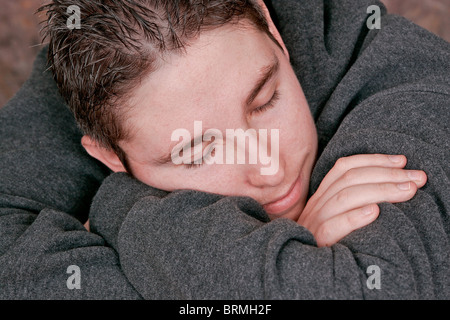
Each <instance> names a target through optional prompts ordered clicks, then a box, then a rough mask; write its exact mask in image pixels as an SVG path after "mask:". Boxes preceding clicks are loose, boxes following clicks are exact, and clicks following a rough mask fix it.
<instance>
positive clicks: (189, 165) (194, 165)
mask: <svg viewBox="0 0 450 320" xmlns="http://www.w3.org/2000/svg"><path fill="white" fill-rule="evenodd" d="M215 145H216V142H215V141H213V142H211V143H209V144H208V145H207V146H206V148H205V149H203V150H202V157H201V158H200V159H201V160H202V161H201V162H200V163H195V161H198V160H200V159H195V160H193V161H192V162H191V163H184V164H183V166H184V167H186V168H188V169H193V168H199V167H201V166H202V165H204V164H205V156H204V155H205V150H207V151H208V152H207V153H206V157H209V156H210V155H211V151H212V150H213V149H214V146H215Z"/></svg>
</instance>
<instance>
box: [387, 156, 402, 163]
mask: <svg viewBox="0 0 450 320" xmlns="http://www.w3.org/2000/svg"><path fill="white" fill-rule="evenodd" d="M389 160H391V161H392V162H394V163H399V162H402V161H403V156H392V155H391V156H389Z"/></svg>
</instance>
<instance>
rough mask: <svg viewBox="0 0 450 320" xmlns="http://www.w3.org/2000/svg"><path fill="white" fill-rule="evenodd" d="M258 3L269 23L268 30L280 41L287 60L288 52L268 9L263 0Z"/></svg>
mask: <svg viewBox="0 0 450 320" xmlns="http://www.w3.org/2000/svg"><path fill="white" fill-rule="evenodd" d="M258 4H259V5H260V6H261V8H262V10H263V12H264V16H265V17H266V20H267V23H268V24H269V30H270V33H272V35H273V36H274V38H275V39H276V40H277V41H278V42H279V43H280V45H281V47H282V48H283V51H284V54H285V55H286V57H287V58H288V60H289V52H288V51H287V48H286V46H285V44H284V41H283V39H282V38H281V35H280V33H279V32H278V29H277V27H275V24H274V23H273V20H272V18H271V17H270V13H269V9H268V8H267V6H266V4H265V3H264V0H258Z"/></svg>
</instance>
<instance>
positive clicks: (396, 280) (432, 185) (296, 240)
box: [91, 85, 450, 299]
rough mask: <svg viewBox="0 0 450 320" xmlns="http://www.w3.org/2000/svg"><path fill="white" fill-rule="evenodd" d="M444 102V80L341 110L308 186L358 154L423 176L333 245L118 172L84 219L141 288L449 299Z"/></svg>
mask: <svg viewBox="0 0 450 320" xmlns="http://www.w3.org/2000/svg"><path fill="white" fill-rule="evenodd" d="M441 89H442V90H446V89H445V88H444V87H442V88H441ZM449 102H450V95H449V94H448V90H447V93H445V91H442V92H441V93H439V87H438V86H436V85H434V86H433V88H432V89H431V88H430V90H429V91H427V90H426V88H425V87H421V88H420V90H419V88H417V87H416V88H409V89H408V90H404V91H401V90H400V91H399V90H394V91H391V92H384V93H382V94H380V95H377V96H374V97H373V98H372V99H369V100H367V101H365V102H363V103H361V104H360V105H359V106H358V107H356V108H355V109H354V110H353V111H352V112H351V113H350V114H349V115H348V117H347V118H346V120H345V121H344V122H343V123H342V125H341V127H340V129H339V130H338V132H337V133H336V135H335V136H334V138H333V139H332V140H331V141H330V143H329V144H328V146H327V148H326V149H325V151H324V152H323V154H322V155H321V157H320V159H319V162H318V164H317V166H316V168H315V170H314V173H313V184H314V182H315V181H320V179H321V178H322V177H321V175H322V174H321V173H322V172H326V171H327V170H329V168H331V166H332V164H333V163H334V161H335V160H337V159H338V158H340V157H342V156H346V155H350V154H357V153H388V154H390V153H402V154H405V155H406V156H407V157H408V159H409V163H408V167H411V168H415V169H423V170H425V171H426V172H427V174H428V183H427V185H426V187H424V188H423V189H421V190H419V192H418V193H417V195H416V196H415V197H414V198H413V199H412V200H410V201H407V202H404V203H399V204H387V203H383V204H381V205H380V208H381V213H380V216H379V218H378V219H377V220H376V221H375V222H374V223H372V224H371V225H368V226H366V227H364V228H361V229H359V230H357V231H355V232H353V233H351V234H350V235H348V236H347V237H345V238H344V239H343V240H342V241H340V242H339V243H337V244H336V245H334V246H332V247H329V248H318V247H317V246H316V244H315V241H314V238H313V236H312V235H311V234H310V233H309V232H308V231H307V230H306V229H304V228H303V227H301V226H299V225H297V224H296V223H295V222H293V221H290V220H286V219H277V220H274V221H271V222H268V219H267V216H266V214H265V212H264V211H263V209H262V208H261V206H260V205H259V204H258V203H256V202H255V201H254V200H252V199H250V198H242V197H222V196H218V195H213V194H206V193H201V192H197V191H192V190H191V191H190V190H179V191H175V192H173V193H170V194H168V195H160V196H155V195H154V193H153V191H152V189H151V187H148V186H145V185H143V184H141V183H140V182H137V181H135V180H134V179H132V178H130V177H129V176H127V175H125V174H115V175H112V176H111V177H109V178H108V179H107V180H105V182H104V183H103V185H102V186H101V188H100V190H99V193H98V194H97V196H96V197H95V200H94V202H93V206H92V211H91V214H92V227H93V229H94V231H95V232H97V233H99V234H101V235H102V236H103V237H104V238H105V239H106V241H107V242H108V243H110V244H111V246H113V247H114V248H115V249H116V250H117V251H118V253H119V256H120V261H121V264H122V266H123V270H124V272H125V274H126V275H127V277H128V279H129V280H130V281H131V282H132V283H133V285H134V286H135V287H136V288H138V290H139V292H141V293H142V294H143V296H144V297H146V298H161V299H448V298H449V297H450V256H449V253H450V244H449V236H448V235H449V231H450V228H449V208H450V198H449V195H450V183H449V182H450V180H449V176H450V171H449V170H450V168H449V166H448V158H449V156H450V148H449V141H450V132H449V130H448V129H449V128H448V123H450V122H449V120H450V119H449V115H448V112H447V108H448V105H449ZM380 106H381V107H380ZM380 112H381V113H382V114H389V115H390V116H388V117H386V116H385V117H380V116H379V115H380ZM399 114H404V115H405V121H400V122H399V121H398V120H399V119H402V117H401V116H399ZM411 114H413V115H414V116H413V117H411ZM429 132H433V135H431V136H430V135H429V134H427V133H429ZM386 141H388V142H389V143H386ZM125 190H131V191H130V192H125ZM123 199H127V200H126V204H125V205H123V204H121V203H122V202H123ZM114 221H115V222H114ZM142 275H145V277H144V276H142Z"/></svg>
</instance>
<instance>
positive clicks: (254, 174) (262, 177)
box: [246, 160, 285, 188]
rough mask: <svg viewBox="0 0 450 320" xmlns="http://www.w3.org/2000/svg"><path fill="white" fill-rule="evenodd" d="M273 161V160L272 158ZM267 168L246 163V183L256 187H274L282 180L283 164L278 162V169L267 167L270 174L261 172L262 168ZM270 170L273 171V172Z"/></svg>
mask: <svg viewBox="0 0 450 320" xmlns="http://www.w3.org/2000/svg"><path fill="white" fill-rule="evenodd" d="M274 161H275V160H274ZM265 168H266V169H268V168H267V166H262V165H259V164H258V165H251V164H249V165H247V168H246V176H247V180H248V183H249V184H250V185H252V186H254V187H257V188H265V187H276V186H278V185H280V184H281V183H282V182H283V181H284V173H285V171H284V165H281V163H279V167H278V170H276V171H275V170H274V169H273V168H274V167H270V168H269V173H270V174H261V170H262V169H265ZM270 171H274V172H273V174H272V173H271V172H270Z"/></svg>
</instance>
